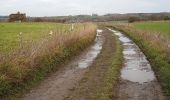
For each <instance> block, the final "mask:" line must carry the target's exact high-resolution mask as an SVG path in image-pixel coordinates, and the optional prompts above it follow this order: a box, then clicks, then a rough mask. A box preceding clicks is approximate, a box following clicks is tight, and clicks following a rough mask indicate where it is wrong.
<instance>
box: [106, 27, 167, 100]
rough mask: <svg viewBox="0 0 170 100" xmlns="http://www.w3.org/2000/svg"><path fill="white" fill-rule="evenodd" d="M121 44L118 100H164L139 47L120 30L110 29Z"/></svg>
mask: <svg viewBox="0 0 170 100" xmlns="http://www.w3.org/2000/svg"><path fill="white" fill-rule="evenodd" d="M109 30H110V31H112V32H113V33H114V34H115V35H117V36H118V37H119V40H120V41H121V42H122V45H123V57H124V66H123V68H122V70H121V76H120V85H119V91H118V92H119V94H118V100H165V97H164V96H163V93H162V90H161V87H160V85H159V83H158V81H157V79H156V77H155V75H154V72H153V71H152V69H151V65H150V63H149V61H148V60H147V59H146V56H145V55H144V54H143V53H142V51H141V50H140V49H139V47H138V46H137V45H136V44H135V43H134V42H133V41H132V40H131V39H129V38H128V37H127V36H125V35H124V34H122V33H121V32H117V31H115V30H111V29H109Z"/></svg>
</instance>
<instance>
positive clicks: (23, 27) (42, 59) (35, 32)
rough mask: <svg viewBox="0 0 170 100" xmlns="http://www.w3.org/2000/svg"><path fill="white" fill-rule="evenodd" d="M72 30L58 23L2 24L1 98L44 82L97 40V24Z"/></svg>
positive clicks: (0, 26)
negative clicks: (50, 74)
mask: <svg viewBox="0 0 170 100" xmlns="http://www.w3.org/2000/svg"><path fill="white" fill-rule="evenodd" d="M71 27H72V25H71V24H57V23H0V97H5V96H8V94H15V93H16V92H18V91H20V90H22V89H24V88H28V87H29V86H30V85H31V84H33V83H37V82H38V81H40V80H42V79H43V78H44V76H46V74H47V73H49V72H51V71H53V70H54V69H57V68H58V67H59V65H60V64H61V63H62V62H64V61H65V60H67V59H69V58H71V57H72V56H74V55H76V54H77V53H78V52H79V51H81V50H83V49H84V48H85V47H87V46H88V45H90V44H91V43H92V42H93V40H94V39H95V36H96V25H95V24H92V23H82V24H75V25H74V29H73V30H71ZM21 32H22V34H20V33H21Z"/></svg>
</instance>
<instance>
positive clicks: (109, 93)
mask: <svg viewBox="0 0 170 100" xmlns="http://www.w3.org/2000/svg"><path fill="white" fill-rule="evenodd" d="M122 62H123V54H122V46H121V44H120V41H119V40H118V38H116V52H115V56H114V58H113V61H112V65H111V66H110V67H109V69H108V71H107V72H106V74H105V77H104V84H105V85H104V86H103V87H101V88H100V89H99V93H98V98H100V100H110V99H111V98H116V97H117V93H116V88H117V85H118V78H119V74H120V69H121V68H122V67H121V66H122Z"/></svg>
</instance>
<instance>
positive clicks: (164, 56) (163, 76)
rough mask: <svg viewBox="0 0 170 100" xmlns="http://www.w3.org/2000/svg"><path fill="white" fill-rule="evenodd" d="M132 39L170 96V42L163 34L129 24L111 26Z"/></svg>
mask: <svg viewBox="0 0 170 100" xmlns="http://www.w3.org/2000/svg"><path fill="white" fill-rule="evenodd" d="M108 26H111V27H114V28H116V29H118V30H120V31H122V32H124V33H126V34H127V35H128V36H129V37H131V38H132V39H133V40H134V41H135V42H136V43H137V44H138V45H139V47H140V48H141V49H142V50H143V52H144V53H145V55H146V56H147V57H148V60H149V61H150V62H151V65H152V68H153V69H154V71H155V74H156V76H157V78H158V80H159V81H160V83H161V85H162V87H163V89H164V92H165V94H167V95H170V47H169V45H170V40H169V38H167V37H165V36H164V35H163V34H160V33H159V32H158V33H154V34H153V33H150V32H146V31H142V30H139V29H136V28H134V27H133V26H131V25H129V24H119V25H118V24H112V25H111V24H110V25H108Z"/></svg>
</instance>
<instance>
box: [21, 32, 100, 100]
mask: <svg viewBox="0 0 170 100" xmlns="http://www.w3.org/2000/svg"><path fill="white" fill-rule="evenodd" d="M102 44H103V35H102V32H101V30H100V32H98V33H97V36H96V40H95V43H94V44H93V45H92V46H90V47H89V48H87V49H86V50H85V51H83V52H82V53H81V54H80V55H79V56H77V57H75V58H74V59H72V60H71V61H70V62H69V63H68V64H67V65H65V66H64V68H63V69H61V70H59V71H57V72H56V73H54V74H53V75H50V76H49V77H48V78H47V79H45V80H44V81H42V82H41V83H40V85H39V86H38V87H36V88H34V89H32V90H31V91H30V92H29V93H27V94H25V95H24V96H23V97H22V98H20V100H63V99H65V98H67V97H68V94H69V93H70V92H71V91H73V90H74V88H75V86H76V85H77V84H78V82H79V81H80V80H81V78H82V77H83V75H84V73H86V72H87V71H88V70H89V69H88V66H90V65H91V63H92V62H93V61H94V60H95V58H96V57H97V56H98V54H99V53H100V51H101V50H102Z"/></svg>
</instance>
